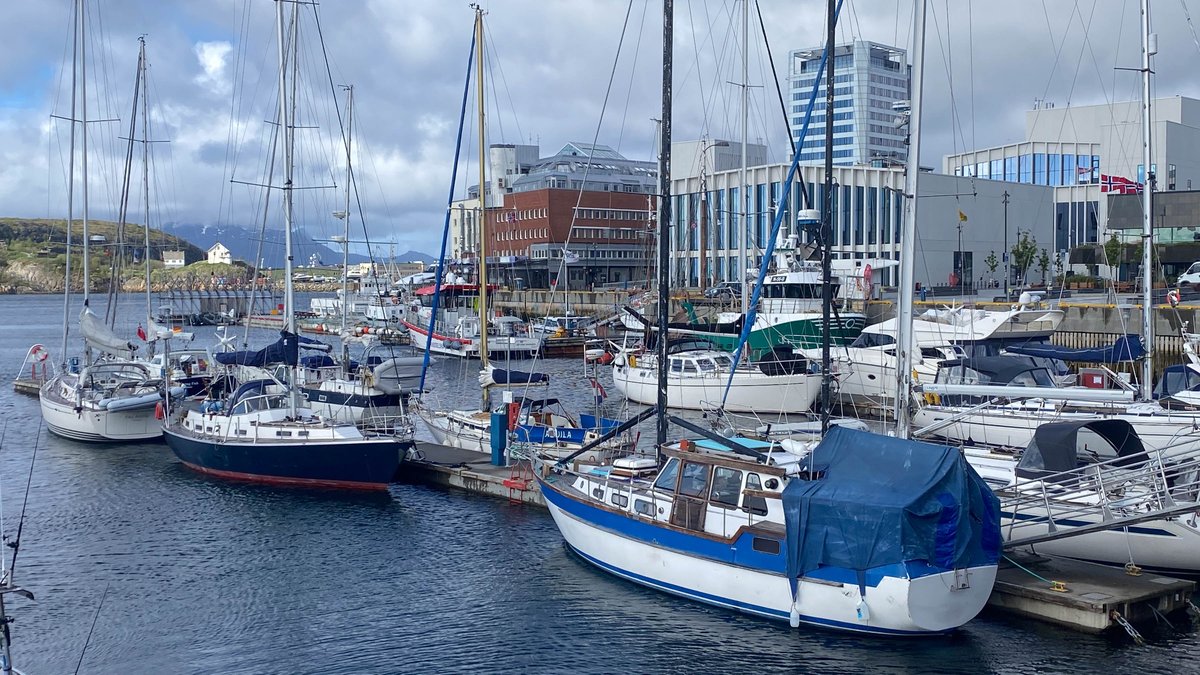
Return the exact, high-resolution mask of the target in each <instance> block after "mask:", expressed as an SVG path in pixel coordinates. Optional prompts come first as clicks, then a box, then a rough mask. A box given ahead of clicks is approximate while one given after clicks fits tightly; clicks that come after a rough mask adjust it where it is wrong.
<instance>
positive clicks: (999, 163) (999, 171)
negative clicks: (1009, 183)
mask: <svg viewBox="0 0 1200 675" xmlns="http://www.w3.org/2000/svg"><path fill="white" fill-rule="evenodd" d="M988 168H989V171H988V175H989V176H990V177H991V179H992V180H1004V160H1002V159H993V160H992V161H991V162H990V166H989V167H988Z"/></svg>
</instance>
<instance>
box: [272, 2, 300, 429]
mask: <svg viewBox="0 0 1200 675" xmlns="http://www.w3.org/2000/svg"><path fill="white" fill-rule="evenodd" d="M283 2H284V0H276V2H275V23H276V29H277V32H278V37H279V125H280V130H281V131H283V303H284V319H283V329H284V330H285V331H287V332H288V333H292V334H293V336H292V337H291V338H290V339H292V340H295V339H296V337H295V333H296V325H295V316H296V315H295V311H294V310H295V308H294V301H295V288H294V284H293V283H292V142H293V136H292V131H293V130H292V122H291V117H290V115H291V112H290V110H289V108H288V87H287V84H288V77H287V48H286V41H285V38H284V33H283ZM293 21H295V17H294V16H293ZM293 35H294V33H293ZM294 47H295V45H293V48H294ZM295 374H296V373H295V366H293V367H292V382H291V384H292V385H294V384H295ZM289 392H290V393H289V395H288V410H289V413H290V414H291V415H292V416H295V414H296V388H295V386H291V387H289Z"/></svg>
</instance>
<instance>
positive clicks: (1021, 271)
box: [1011, 230, 1038, 283]
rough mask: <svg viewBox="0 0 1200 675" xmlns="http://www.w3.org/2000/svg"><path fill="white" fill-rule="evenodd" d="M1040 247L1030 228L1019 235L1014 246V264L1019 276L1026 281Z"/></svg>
mask: <svg viewBox="0 0 1200 675" xmlns="http://www.w3.org/2000/svg"><path fill="white" fill-rule="evenodd" d="M1037 252H1038V247H1037V239H1036V238H1034V237H1033V235H1031V234H1030V233H1029V230H1024V231H1022V232H1021V233H1020V236H1019V237H1017V243H1015V244H1013V247H1012V251H1011V253H1012V264H1013V268H1014V269H1016V270H1017V277H1018V278H1020V279H1021V280H1022V282H1023V283H1024V281H1025V278H1026V275H1027V274H1028V273H1029V268H1030V267H1031V266H1032V265H1033V260H1034V258H1036V257H1037Z"/></svg>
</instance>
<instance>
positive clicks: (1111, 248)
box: [1104, 232, 1123, 282]
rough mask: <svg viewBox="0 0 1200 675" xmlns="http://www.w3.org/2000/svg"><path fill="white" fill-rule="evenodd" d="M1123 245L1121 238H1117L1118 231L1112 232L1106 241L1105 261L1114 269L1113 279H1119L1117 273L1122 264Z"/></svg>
mask: <svg viewBox="0 0 1200 675" xmlns="http://www.w3.org/2000/svg"><path fill="white" fill-rule="evenodd" d="M1122 248H1123V247H1122V246H1121V242H1120V240H1118V239H1117V233H1116V232H1114V233H1112V235H1111V236H1109V238H1108V241H1106V242H1104V261H1105V262H1107V263H1108V265H1109V267H1110V268H1111V269H1112V280H1113V281H1114V282H1116V281H1117V273H1118V271H1120V269H1121V268H1120V265H1121V249H1122Z"/></svg>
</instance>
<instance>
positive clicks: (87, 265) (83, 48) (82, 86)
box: [79, 1, 92, 363]
mask: <svg viewBox="0 0 1200 675" xmlns="http://www.w3.org/2000/svg"><path fill="white" fill-rule="evenodd" d="M79 10H80V11H79V124H80V128H79V134H80V143H81V144H82V149H83V159H82V163H81V164H80V172H81V173H80V176H81V178H82V181H81V187H82V189H83V306H84V308H85V309H86V308H87V306H88V300H89V296H90V295H91V285H92V283H91V282H92V267H91V260H90V256H89V254H88V249H89V248H90V245H91V237H90V236H89V234H88V161H87V160H88V123H87V36H86V34H87V15H86V13H85V12H84V11H83V10H84V4H83V2H82V1H81V2H80V3H79ZM83 345H84V346H83V355H84V359H83V360H84V363H90V362H91V360H92V359H91V348H90V347H88V345H87V342H86V341H85V342H84V343H83Z"/></svg>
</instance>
